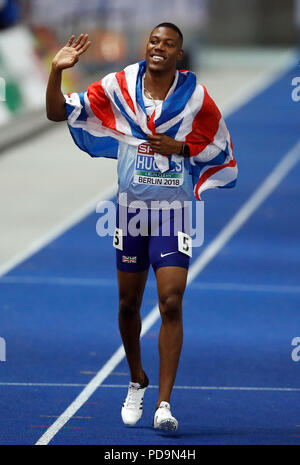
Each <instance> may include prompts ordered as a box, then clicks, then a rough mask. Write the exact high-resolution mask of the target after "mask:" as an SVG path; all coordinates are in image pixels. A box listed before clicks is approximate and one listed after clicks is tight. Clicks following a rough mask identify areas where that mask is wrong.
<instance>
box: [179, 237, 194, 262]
mask: <svg viewBox="0 0 300 465" xmlns="http://www.w3.org/2000/svg"><path fill="white" fill-rule="evenodd" d="M178 250H179V252H182V253H184V254H185V255H188V256H189V257H192V250H193V245H192V238H191V237H190V236H189V235H188V234H186V233H184V232H181V231H178Z"/></svg>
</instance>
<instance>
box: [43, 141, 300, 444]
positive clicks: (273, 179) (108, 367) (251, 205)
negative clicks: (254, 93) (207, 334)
mask: <svg viewBox="0 0 300 465" xmlns="http://www.w3.org/2000/svg"><path fill="white" fill-rule="evenodd" d="M299 159H300V140H299V141H298V142H297V144H296V145H295V146H294V147H293V148H292V149H291V150H290V151H289V152H287V154H286V155H285V156H284V157H283V158H282V160H281V161H280V162H279V163H278V164H277V165H276V166H275V168H274V169H273V170H272V172H271V173H270V174H269V176H267V178H266V179H265V180H264V181H263V182H262V184H261V185H260V186H259V187H258V189H256V191H254V193H253V194H252V195H251V196H250V198H249V200H248V201H247V202H246V203H245V204H244V205H243V206H242V207H241V208H240V209H239V210H238V212H237V213H236V214H235V215H234V216H233V218H232V219H231V220H230V221H229V222H228V223H227V225H226V226H225V227H224V228H223V229H222V230H221V232H220V233H219V234H218V235H217V236H216V238H215V239H214V240H213V241H212V242H211V243H210V244H209V245H208V246H207V247H206V248H205V249H204V251H203V253H202V254H201V255H200V257H199V258H198V259H196V261H195V262H194V263H193V264H192V266H191V268H190V271H189V275H188V280H187V285H189V284H190V283H191V282H192V281H193V279H195V277H196V276H197V275H198V274H199V273H200V271H202V270H203V268H204V267H205V266H206V265H207V264H208V263H209V262H210V261H211V260H212V259H213V258H214V257H215V256H216V255H217V253H218V252H219V251H220V250H221V249H222V248H223V247H224V245H225V244H226V243H227V242H228V241H229V240H230V239H231V238H232V236H233V235H234V234H235V233H236V232H237V231H238V230H239V229H240V228H241V227H242V225H243V224H244V223H245V222H246V221H247V220H248V218H249V217H250V216H251V215H252V214H253V212H254V211H255V210H256V209H257V208H258V207H259V206H260V205H261V204H262V203H263V201H264V200H265V199H266V198H267V197H268V196H269V195H270V194H271V193H272V192H273V190H274V189H275V188H276V187H277V186H278V184H279V183H280V182H281V181H282V179H283V178H284V177H285V176H286V175H287V174H288V173H289V171H290V170H291V169H292V168H293V167H294V166H295V165H296V163H298V161H299ZM159 316H160V314H159V309H158V305H156V306H155V307H154V308H153V310H152V311H150V313H149V314H148V315H147V316H146V317H145V318H144V319H143V321H142V331H141V337H142V336H143V335H144V334H145V333H146V332H147V331H148V330H149V328H151V326H153V324H154V323H155V322H156V321H157V320H158V319H159ZM124 357H125V351H124V348H123V346H121V347H119V349H118V350H117V351H116V352H115V353H114V354H113V355H112V357H111V358H110V359H109V360H108V361H107V362H106V363H105V364H104V366H103V367H102V368H101V369H100V370H99V372H98V373H97V375H96V376H95V377H94V378H92V380H91V381H90V382H89V384H87V386H86V387H85V388H84V389H83V390H82V392H81V393H80V394H79V395H78V396H77V397H76V398H75V399H74V401H73V402H72V403H71V404H70V405H69V407H67V409H66V410H65V411H64V412H63V413H62V414H61V415H60V417H58V418H57V420H56V421H55V422H54V423H53V424H52V425H51V426H50V427H49V428H48V429H47V431H46V432H45V433H44V434H43V435H42V436H41V437H40V439H39V440H38V441H37V442H36V445H46V444H49V442H50V441H51V440H52V439H53V437H54V436H55V435H56V434H57V433H58V432H59V430H60V429H61V428H63V426H64V425H65V424H66V423H67V422H68V421H69V419H70V418H71V417H72V416H73V415H74V414H75V413H76V412H77V411H78V410H79V409H80V408H81V407H82V405H83V404H84V403H85V402H86V401H87V400H88V399H89V398H90V397H91V396H92V395H93V393H94V392H95V391H96V389H97V388H98V387H99V386H100V385H101V384H102V383H103V381H104V380H105V379H106V378H107V377H108V376H109V375H110V373H111V372H112V371H113V370H114V369H115V368H116V366H117V365H118V364H119V363H120V362H121V361H122V360H123V358H124Z"/></svg>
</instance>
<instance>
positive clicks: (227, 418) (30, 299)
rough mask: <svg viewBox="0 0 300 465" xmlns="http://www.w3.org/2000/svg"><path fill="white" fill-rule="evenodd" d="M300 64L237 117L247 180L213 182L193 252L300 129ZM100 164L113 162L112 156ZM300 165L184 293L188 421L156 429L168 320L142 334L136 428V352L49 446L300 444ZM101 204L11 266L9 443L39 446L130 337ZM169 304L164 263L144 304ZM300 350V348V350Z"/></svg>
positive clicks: (4, 319)
mask: <svg viewBox="0 0 300 465" xmlns="http://www.w3.org/2000/svg"><path fill="white" fill-rule="evenodd" d="M299 73H300V70H299V68H296V67H295V68H294V69H292V70H291V71H289V72H287V73H285V74H284V75H283V76H281V77H280V78H278V79H277V80H276V82H274V83H272V84H271V85H269V87H268V88H266V89H265V90H263V91H262V92H261V93H260V94H259V95H257V96H255V97H254V98H253V99H251V100H250V101H249V102H247V103H246V104H244V105H243V106H242V107H241V108H239V110H238V111H236V112H235V113H234V114H232V115H230V116H229V117H227V118H226V122H227V125H228V127H229V129H230V132H231V135H232V139H233V143H234V150H235V154H236V158H237V161H238V164H239V171H240V174H239V179H238V183H237V186H236V188H235V189H232V190H220V189H218V190H216V191H208V192H206V193H205V194H204V196H203V199H204V201H205V243H204V245H203V246H202V247H200V248H197V249H194V252H193V253H194V256H193V260H192V263H194V262H195V261H196V260H197V258H198V257H199V256H200V255H201V254H202V252H203V250H204V249H205V247H207V246H208V245H209V244H210V243H211V241H212V240H213V239H214V238H215V237H216V235H217V234H218V233H219V232H220V231H222V230H223V228H224V226H225V225H226V224H228V223H229V222H230V221H231V219H232V217H233V216H234V214H235V213H236V212H237V211H238V210H239V209H240V208H241V207H242V206H243V205H244V204H245V202H247V200H248V199H249V197H250V196H251V195H252V194H253V193H254V192H255V191H256V190H257V188H258V187H259V185H261V183H263V182H264V180H265V179H266V177H267V176H268V175H269V174H270V172H271V171H272V170H273V169H274V167H275V166H276V165H277V164H278V163H279V162H280V160H282V159H283V158H284V156H285V155H286V154H287V153H288V152H289V151H290V150H291V149H292V148H293V147H295V145H296V144H297V143H298V141H299V138H300V131H299V127H300V116H299V115H300V102H294V101H293V100H292V98H291V91H292V87H291V81H292V78H293V77H294V76H297V75H298V74H299ZM99 163H101V160H99ZM299 177H300V163H296V164H295V166H294V167H293V169H291V170H290V171H289V172H288V174H287V175H286V176H285V177H283V179H282V180H281V182H280V183H279V185H278V186H277V187H276V189H274V191H273V192H272V193H271V194H270V195H269V196H268V197H267V198H266V200H265V201H264V202H262V204H261V205H260V206H259V207H258V208H257V209H256V210H255V211H254V213H253V214H252V215H251V216H250V217H249V219H248V220H247V221H246V222H245V224H243V225H242V227H241V228H239V229H238V230H237V231H236V233H235V234H234V235H233V237H232V238H231V239H230V240H229V241H228V242H227V243H226V244H225V246H224V247H223V248H221V250H220V251H219V252H218V253H217V254H216V256H215V257H214V258H213V259H212V260H211V261H210V262H209V263H208V264H207V266H206V267H204V269H203V270H202V271H201V272H200V273H199V274H198V275H197V277H196V278H195V279H194V280H193V281H192V283H191V284H190V285H189V287H188V288H187V290H186V294H185V299H184V328H185V331H184V333H185V336H184V346H183V351H182V357H181V361H180V366H179V370H178V375H177V379H176V385H175V388H174V391H173V396H172V411H173V413H174V415H175V416H176V417H177V418H178V420H179V429H178V431H177V432H176V433H175V434H173V435H172V436H169V435H166V434H161V433H157V432H156V431H154V430H153V429H152V419H153V413H154V406H155V402H156V399H157V393H158V390H157V384H158V361H159V360H158V349H157V336H158V332H159V326H160V322H159V320H158V321H157V322H156V323H155V324H154V325H153V326H152V327H151V328H150V330H149V331H148V332H147V333H146V334H145V336H144V337H143V338H142V342H141V344H142V355H143V363H144V367H145V370H146V371H147V374H148V376H149V378H150V385H151V386H150V388H149V389H148V391H147V392H146V396H145V401H144V415H143V418H142V419H141V421H140V422H139V423H138V424H137V425H136V427H134V428H126V427H125V426H124V425H123V424H122V421H121V417H120V409H121V405H122V403H123V400H124V397H125V395H126V392H127V384H128V381H129V374H128V367H127V363H126V361H125V360H124V359H123V360H122V361H121V362H120V363H119V365H118V366H117V367H116V368H115V369H114V371H113V372H112V373H111V374H110V375H109V376H108V377H107V378H106V379H105V380H104V382H103V384H102V385H101V386H99V388H98V389H97V390H96V391H95V392H94V393H93V394H92V395H91V397H90V398H89V399H88V400H87V402H85V403H84V405H83V406H82V407H81V408H80V409H79V410H78V411H77V412H76V414H75V415H74V416H72V418H71V419H70V420H69V421H67V423H66V424H65V425H64V426H63V427H62V428H61V429H60V430H59V431H58V432H57V434H56V435H55V436H54V437H53V439H52V440H51V441H50V444H57V445H58V444H68V445H72V444H105V445H122V444H127V445H147V444H151V445H160V444H163V445H169V444H170V445H175V444H176V445H189V444H199V445H202V444H232V445H235V444H300V403H299V394H300V361H299V362H297V361H295V360H293V359H292V356H291V354H292V350H293V349H294V347H293V346H292V345H291V341H292V339H293V338H294V337H300V313H299V310H300V265H299V263H300V247H299V238H300V221H299V219H300V218H299V212H300V208H299V205H300V190H299ZM98 218H99V214H96V213H93V214H90V215H88V216H87V217H86V218H85V219H84V220H82V221H80V222H79V223H78V224H76V225H75V226H74V227H72V228H71V229H69V230H67V231H66V232H65V233H64V234H62V235H61V236H60V237H58V238H57V239H56V240H54V241H53V242H51V243H50V244H49V245H47V246H45V247H44V248H43V249H42V250H40V251H39V252H38V253H36V254H35V255H33V256H31V257H30V258H28V259H27V260H26V261H24V262H23V263H21V264H19V265H18V266H16V267H15V268H14V269H12V270H11V271H10V272H9V273H7V274H6V275H4V276H3V277H2V278H0V313H1V317H0V336H1V337H3V338H4V339H5V341H6V350H7V354H6V359H7V360H6V362H0V444H35V443H36V442H37V441H38V439H39V438H40V437H41V436H42V435H43V434H44V433H45V431H46V430H47V428H48V427H49V426H50V425H52V424H53V422H54V421H55V420H56V418H57V417H59V416H60V415H61V414H62V413H63V412H64V410H65V409H66V408H67V407H68V406H69V405H70V404H71V403H72V402H73V401H74V399H75V398H76V397H77V396H78V394H79V393H80V392H81V391H82V390H83V389H84V387H85V386H86V384H87V383H89V381H90V380H91V379H92V378H93V377H94V375H95V374H96V373H97V372H98V371H99V370H100V369H101V367H102V366H103V365H104V364H105V363H106V362H107V360H108V359H109V358H110V357H111V356H112V355H113V354H114V353H115V351H116V350H117V349H118V348H119V347H120V345H121V339H120V336H119V332H118V324H117V281H116V271H115V254H114V249H113V247H112V245H111V244H112V239H111V237H106V238H100V237H98V236H97V234H96V222H97V219H98ZM155 305H156V290H155V280H154V274H153V272H152V271H151V273H150V275H149V280H148V284H147V288H146V291H145V296H144V301H143V308H142V316H143V317H145V316H146V315H147V314H148V313H149V312H150V311H151V310H152V308H153V307H154V306H155ZM299 354H300V350H299Z"/></svg>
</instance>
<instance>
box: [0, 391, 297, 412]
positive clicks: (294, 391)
mask: <svg viewBox="0 0 300 465" xmlns="http://www.w3.org/2000/svg"><path fill="white" fill-rule="evenodd" d="M0 386H22V387H82V386H87V384H79V383H78V384H76V383H9V382H7V383H5V382H1V383H0ZM99 388H104V389H105V388H108V389H127V388H128V384H101V385H100V386H99ZM158 388H159V386H158V385H156V384H149V386H148V389H158ZM173 389H183V390H184V389H185V390H192V391H193V390H196V391H197V390H198V391H272V392H273V391H274V392H299V391H300V387H299V388H287V387H265V386H262V387H257V386H179V385H178V386H176V385H175V386H174V388H173ZM41 416H42V415H41ZM43 416H45V415H43ZM57 417H58V415H57V416H56V415H55V416H53V418H57ZM73 418H75V417H74V416H73ZM76 418H79V417H76ZM82 418H83V417H82Z"/></svg>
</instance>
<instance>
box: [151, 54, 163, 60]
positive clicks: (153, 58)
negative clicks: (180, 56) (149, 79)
mask: <svg viewBox="0 0 300 465" xmlns="http://www.w3.org/2000/svg"><path fill="white" fill-rule="evenodd" d="M152 60H154V61H164V58H163V57H161V56H158V55H154V56H153V57H152Z"/></svg>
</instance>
